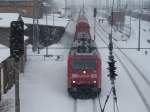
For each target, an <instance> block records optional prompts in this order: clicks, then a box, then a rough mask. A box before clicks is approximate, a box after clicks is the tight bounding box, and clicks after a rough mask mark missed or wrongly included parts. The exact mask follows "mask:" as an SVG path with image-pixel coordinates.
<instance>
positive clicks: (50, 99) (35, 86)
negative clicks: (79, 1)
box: [2, 10, 150, 112]
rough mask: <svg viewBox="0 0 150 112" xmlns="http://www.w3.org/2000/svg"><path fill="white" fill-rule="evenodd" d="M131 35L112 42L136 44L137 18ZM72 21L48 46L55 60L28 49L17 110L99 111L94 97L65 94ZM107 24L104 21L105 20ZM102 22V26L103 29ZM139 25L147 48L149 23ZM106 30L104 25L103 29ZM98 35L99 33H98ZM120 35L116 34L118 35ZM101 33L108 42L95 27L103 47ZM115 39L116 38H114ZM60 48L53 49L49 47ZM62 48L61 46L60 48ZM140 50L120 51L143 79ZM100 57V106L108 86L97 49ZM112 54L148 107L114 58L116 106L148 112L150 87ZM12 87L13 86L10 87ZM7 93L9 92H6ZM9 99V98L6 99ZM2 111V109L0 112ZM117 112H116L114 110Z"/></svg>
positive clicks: (149, 75)
mask: <svg viewBox="0 0 150 112" xmlns="http://www.w3.org/2000/svg"><path fill="white" fill-rule="evenodd" d="M87 11H88V19H89V22H90V24H91V28H92V29H91V35H92V36H93V18H92V15H93V14H92V11H91V10H87ZM132 19H133V20H135V21H132V32H133V33H132V35H131V38H129V39H128V40H127V41H119V42H116V41H114V43H115V45H117V46H118V47H137V38H138V36H137V33H138V32H137V31H138V27H137V22H138V21H137V20H136V19H134V18H132ZM75 23H76V22H75V21H73V22H70V24H69V25H68V27H67V29H66V33H65V34H64V36H63V38H62V40H61V41H60V42H59V43H58V44H55V45H52V46H49V54H50V55H52V56H55V55H61V56H62V57H61V58H62V59H61V60H57V59H55V58H51V57H49V58H48V57H47V58H45V59H44V56H43V55H45V52H46V50H45V49H44V50H42V51H41V54H39V55H38V54H33V53H32V51H31V49H29V51H28V61H27V64H26V68H25V73H24V74H22V75H21V77H20V101H21V112H60V111H61V112H101V111H100V108H99V104H98V99H95V100H92V99H89V100H77V101H75V100H74V99H73V98H71V97H69V95H68V92H67V55H68V52H69V49H65V48H69V47H70V46H71V43H72V40H73V36H74V31H75ZM106 24H107V23H106ZM106 24H104V25H103V27H104V28H106ZM97 27H98V26H97ZM142 28H143V29H146V32H145V31H144V30H141V31H142V34H141V35H142V36H141V38H142V39H141V46H142V47H149V48H150V44H148V43H147V39H149V35H150V34H149V33H150V32H149V31H148V30H149V29H150V23H149V22H145V21H142ZM106 29H107V28H106ZM98 34H99V35H98ZM120 35H121V34H119V36H120ZM99 36H101V37H102V38H103V39H104V40H105V41H106V42H108V38H107V35H106V34H105V33H104V32H103V31H102V29H101V30H100V29H99V30H97V34H96V43H97V45H98V47H106V45H105V44H104V42H103V41H102V40H101V39H100V38H99ZM118 38H119V37H118ZM57 47H58V48H60V47H62V49H53V48H57ZM63 48H64V49H63ZM147 51H148V53H147V55H146V54H145V50H141V51H140V52H139V51H137V50H136V49H131V50H123V52H125V54H126V55H128V56H129V58H130V59H131V60H132V61H133V62H134V63H135V65H137V67H138V68H139V69H140V70H141V71H142V72H143V73H144V76H145V77H146V79H148V80H150V70H149V64H150V60H149V57H150V53H149V52H150V50H147ZM99 52H100V54H101V58H102V92H101V96H100V97H101V102H102V105H104V102H105V100H106V97H107V95H108V93H109V91H110V89H111V85H110V81H109V78H108V77H107V75H108V70H107V67H108V64H107V62H108V50H107V49H99ZM115 53H116V54H117V55H118V57H119V58H120V59H121V60H122V62H123V64H125V65H126V67H127V69H128V71H129V72H130V73H131V76H132V77H133V79H134V80H135V82H136V83H137V85H138V88H139V89H140V91H141V92H142V94H143V97H144V98H145V100H146V103H147V104H148V106H147V107H146V106H145V105H144V103H143V100H142V99H141V97H140V95H139V94H138V92H137V90H136V88H135V86H134V85H133V83H132V81H131V79H130V78H129V76H128V74H127V72H126V71H125V69H124V67H123V66H122V64H121V63H120V62H119V60H118V59H117V58H116V61H117V63H116V66H117V74H118V77H117V79H116V90H117V96H118V106H119V111H120V112H150V111H149V110H148V108H149V106H150V98H149V95H150V87H149V86H148V84H146V82H145V81H144V79H143V78H142V77H141V76H140V75H139V73H138V72H137V70H136V69H135V68H134V67H133V66H132V64H131V63H130V62H129V61H128V60H127V59H126V57H125V56H124V55H123V54H122V53H120V51H119V50H117V49H116V50H115ZM12 90H13V89H12ZM10 93H12V92H11V91H10ZM8 101H9V100H8ZM112 111H113V98H112V95H111V96H110V99H109V101H108V104H107V105H106V112H112ZM2 112H5V111H2ZM8 112H14V108H13V109H9V111H8ZM116 112H117V111H116Z"/></svg>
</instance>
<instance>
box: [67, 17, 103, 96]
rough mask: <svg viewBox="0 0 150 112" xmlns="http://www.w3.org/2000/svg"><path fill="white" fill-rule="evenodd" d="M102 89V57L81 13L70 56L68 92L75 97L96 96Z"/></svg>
mask: <svg viewBox="0 0 150 112" xmlns="http://www.w3.org/2000/svg"><path fill="white" fill-rule="evenodd" d="M100 90H101V59H100V55H99V52H98V50H97V48H96V44H95V42H94V41H93V40H91V35H90V25H89V24H88V21H87V19H86V18H85V16H84V15H82V16H81V15H80V16H79V19H78V23H77V25H76V33H75V37H74V42H73V46H72V48H71V50H70V53H69V56H68V92H69V94H70V95H71V96H73V97H74V98H94V97H96V96H97V95H98V94H99V93H100Z"/></svg>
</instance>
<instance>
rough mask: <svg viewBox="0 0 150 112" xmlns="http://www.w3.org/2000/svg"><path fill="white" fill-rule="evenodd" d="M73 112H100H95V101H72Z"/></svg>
mask: <svg viewBox="0 0 150 112" xmlns="http://www.w3.org/2000/svg"><path fill="white" fill-rule="evenodd" d="M73 112H100V111H98V110H97V105H96V99H88V100H80V99H74V107H73Z"/></svg>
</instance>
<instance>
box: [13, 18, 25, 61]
mask: <svg viewBox="0 0 150 112" xmlns="http://www.w3.org/2000/svg"><path fill="white" fill-rule="evenodd" d="M10 30H11V36H10V54H11V57H12V58H14V59H15V61H19V59H20V57H21V56H22V55H23V54H24V23H23V21H12V22H11V29H10Z"/></svg>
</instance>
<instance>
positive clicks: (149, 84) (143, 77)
mask: <svg viewBox="0 0 150 112" xmlns="http://www.w3.org/2000/svg"><path fill="white" fill-rule="evenodd" d="M98 26H99V27H98V29H99V30H100V28H101V29H102V30H100V31H101V32H102V31H103V36H104V37H106V38H108V36H107V35H109V33H108V32H106V31H105V29H104V28H103V27H102V26H101V25H98ZM104 33H106V35H104ZM98 36H99V37H100V38H101V40H102V41H103V42H104V43H105V44H106V45H107V46H108V44H107V42H106V41H105V40H104V39H103V38H102V36H101V35H100V34H98ZM114 47H115V48H116V49H118V50H119V51H120V53H121V54H122V55H123V56H124V57H125V58H126V59H127V60H128V62H129V63H130V64H131V65H132V66H133V67H134V69H135V70H136V71H137V72H138V74H139V75H140V76H141V78H142V79H143V80H144V81H145V83H146V84H147V85H148V86H149V88H150V80H148V78H147V77H146V74H144V73H143V72H142V70H141V69H140V68H139V67H138V66H137V65H136V64H135V63H134V62H133V61H132V60H131V59H130V58H129V56H127V55H126V53H124V52H123V51H122V50H121V49H120V48H119V47H118V46H117V45H116V44H115V43H114Z"/></svg>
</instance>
